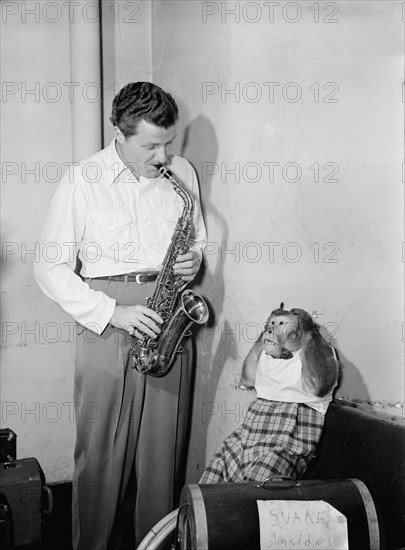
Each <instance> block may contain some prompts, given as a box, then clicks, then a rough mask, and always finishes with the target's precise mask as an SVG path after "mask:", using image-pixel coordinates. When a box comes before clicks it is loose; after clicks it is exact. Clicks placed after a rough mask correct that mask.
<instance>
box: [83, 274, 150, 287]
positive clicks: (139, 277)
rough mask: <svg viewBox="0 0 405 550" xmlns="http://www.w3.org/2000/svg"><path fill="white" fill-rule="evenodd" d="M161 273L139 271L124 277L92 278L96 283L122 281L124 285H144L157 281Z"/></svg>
mask: <svg viewBox="0 0 405 550" xmlns="http://www.w3.org/2000/svg"><path fill="white" fill-rule="evenodd" d="M158 275H159V271H138V272H133V273H125V274H124V275H106V276H105V277H91V279H93V280H96V281H122V282H124V283H137V284H138V285H144V284H145V283H150V282H151V281H156V279H157V276H158Z"/></svg>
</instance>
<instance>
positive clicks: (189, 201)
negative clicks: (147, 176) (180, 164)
mask: <svg viewBox="0 0 405 550" xmlns="http://www.w3.org/2000/svg"><path fill="white" fill-rule="evenodd" d="M157 168H158V173H159V176H160V177H161V178H163V179H165V180H167V181H169V182H170V183H171V184H172V186H173V189H174V190H175V191H176V193H177V194H178V195H180V197H181V198H182V200H183V202H184V208H185V212H186V213H187V214H188V216H189V218H190V217H191V215H192V214H193V212H194V200H193V197H192V196H191V194H190V192H189V191H188V189H186V187H185V185H184V184H183V183H182V182H181V181H180V180H179V179H178V178H177V177H176V176H175V175H174V174H173V172H171V171H170V170H169V169H168V168H167V167H166V166H165V165H164V164H160V165H158V166H157Z"/></svg>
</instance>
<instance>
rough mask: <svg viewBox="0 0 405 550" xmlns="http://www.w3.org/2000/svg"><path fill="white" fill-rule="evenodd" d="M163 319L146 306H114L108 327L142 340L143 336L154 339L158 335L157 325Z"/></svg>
mask: <svg viewBox="0 0 405 550" xmlns="http://www.w3.org/2000/svg"><path fill="white" fill-rule="evenodd" d="M162 323H163V319H162V318H161V317H160V315H158V314H157V313H156V312H155V311H153V309H150V308H148V307H146V306H142V305H137V306H119V305H116V306H115V309H114V313H113V315H112V317H111V320H110V325H112V326H113V327H116V328H120V329H123V330H126V331H127V332H128V333H129V334H130V335H131V336H135V337H136V338H138V339H139V340H143V339H144V336H149V337H150V338H156V336H157V335H158V334H160V332H161V331H160V328H159V325H161V324H162Z"/></svg>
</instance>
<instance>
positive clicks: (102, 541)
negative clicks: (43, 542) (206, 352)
mask: <svg viewBox="0 0 405 550" xmlns="http://www.w3.org/2000/svg"><path fill="white" fill-rule="evenodd" d="M177 118H178V109H177V105H176V103H175V101H174V99H173V98H172V96H171V95H170V94H168V93H166V92H164V91H163V90H162V89H161V88H159V87H158V86H155V85H153V84H151V83H148V82H136V83H130V84H128V85H126V86H125V87H124V88H123V89H122V90H121V91H120V92H119V93H118V94H117V96H116V97H115V98H114V101H113V108H112V114H111V121H112V123H113V125H114V130H115V138H114V140H113V141H112V143H111V144H110V145H109V146H108V147H106V148H105V149H103V150H101V151H99V152H98V153H96V154H94V155H93V156H91V157H90V158H88V159H86V160H84V161H83V162H81V163H78V165H77V166H75V167H74V168H73V170H69V171H68V172H67V173H66V174H65V176H64V177H63V179H62V181H61V182H60V184H59V186H58V188H57V190H56V193H55V195H54V198H53V200H52V202H51V204H50V207H49V210H48V214H47V218H46V221H45V226H44V229H43V232H42V236H41V242H42V244H43V246H45V245H46V243H51V242H52V243H58V244H59V249H60V250H61V251H62V254H61V255H60V257H58V258H57V261H47V260H46V258H42V259H41V262H40V263H39V264H37V265H36V268H35V276H36V279H37V282H38V284H39V286H40V287H41V289H42V290H43V292H44V293H45V294H46V295H47V296H48V297H50V298H51V299H53V300H54V301H56V302H57V303H59V304H60V306H61V307H62V308H63V309H64V310H65V311H66V312H68V313H69V314H70V315H71V316H72V317H73V318H74V319H75V320H76V321H77V323H78V325H77V326H78V330H77V342H76V359H75V363H76V365H75V378H74V402H75V412H76V445H75V451H74V474H73V503H72V514H73V517H72V520H73V547H74V549H75V550H89V549H91V550H106V549H107V548H109V549H112V548H113V549H114V550H118V549H121V548H122V549H126V548H132V547H134V545H135V544H138V543H139V542H140V541H141V540H142V538H143V537H144V536H145V534H146V533H147V532H148V531H149V530H150V528H151V527H152V526H153V525H154V524H155V523H157V521H159V520H160V519H161V518H162V517H164V516H165V515H166V514H167V513H169V512H170V511H171V510H172V509H173V506H174V505H175V498H176V491H177V490H178V488H177V482H178V481H180V474H181V465H182V457H183V454H184V453H183V451H184V447H185V434H186V431H187V418H188V403H189V393H190V381H191V369H190V368H189V364H190V363H191V359H192V358H191V355H190V353H191V352H190V350H189V349H188V348H189V347H190V346H187V344H183V346H184V348H185V349H184V351H183V353H181V354H177V356H176V360H175V363H174V365H173V366H172V367H171V368H170V370H169V371H168V372H167V374H165V375H164V376H162V377H152V376H148V375H144V374H142V373H140V372H138V370H137V369H134V368H132V367H133V358H132V356H131V349H132V347H133V346H132V345H133V341H134V338H136V339H138V340H139V341H140V342H142V341H143V340H144V339H149V340H153V339H154V338H156V337H158V335H159V334H160V332H161V327H162V323H163V319H162V317H161V316H160V315H159V313H158V312H156V311H155V310H154V309H152V308H150V307H147V306H146V305H145V304H146V303H147V302H146V298H147V297H150V296H152V295H153V293H154V288H155V281H156V279H157V277H158V274H159V268H160V266H161V264H162V261H163V258H164V257H165V254H166V251H167V249H168V247H169V244H170V242H171V238H172V234H173V231H174V229H175V227H176V222H177V220H178V218H179V216H180V215H181V213H182V209H183V204H182V201H181V199H180V197H179V196H178V194H177V193H176V192H175V191H174V190H173V188H172V186H171V185H170V184H169V183H168V182H167V181H165V180H164V178H161V177H160V176H159V174H158V169H159V167H161V165H162V164H163V165H167V166H168V167H169V168H170V171H171V173H173V174H175V175H176V177H177V178H178V179H179V181H181V182H182V184H183V185H184V187H185V188H186V189H187V192H188V193H189V194H190V196H192V198H193V202H194V209H193V219H192V227H191V231H190V235H189V238H188V250H184V251H183V250H182V253H181V254H178V255H177V256H176V260H175V263H174V265H173V266H172V269H173V271H174V272H175V273H176V274H178V275H181V276H182V279H183V280H184V282H185V283H187V282H189V281H192V279H193V278H194V276H195V275H196V273H197V272H198V270H199V267H200V264H201V260H202V251H203V247H204V244H205V242H206V231H205V225H204V221H203V217H202V213H201V207H200V200H199V191H198V183H197V179H196V175H195V172H194V170H193V168H192V167H191V165H190V164H189V163H188V162H187V161H186V160H185V159H183V158H181V157H178V156H171V155H170V146H171V144H172V142H173V141H174V139H175V137H176V121H177ZM67 243H69V246H67ZM72 250H73V251H74V254H72ZM77 257H78V259H79V260H80V262H81V268H80V272H79V274H77V273H76V271H77V270H76V259H77Z"/></svg>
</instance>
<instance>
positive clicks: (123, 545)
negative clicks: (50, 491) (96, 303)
mask: <svg viewBox="0 0 405 550" xmlns="http://www.w3.org/2000/svg"><path fill="white" fill-rule="evenodd" d="M90 285H91V287H92V288H93V289H94V290H100V291H102V292H105V293H106V294H108V295H109V296H111V297H113V298H115V299H116V300H117V303H118V304H120V305H135V304H142V305H143V304H144V303H145V297H146V296H151V295H152V294H153V290H154V284H153V283H148V284H145V285H138V284H136V283H127V284H125V283H124V282H114V281H111V282H109V281H100V280H92V281H91V282H90ZM132 341H133V339H132V337H130V336H129V335H128V334H127V333H126V332H125V331H123V330H119V329H115V328H112V327H107V328H106V330H105V331H104V332H103V334H102V335H101V336H99V335H96V334H95V333H93V332H91V331H89V330H83V327H80V328H79V335H78V341H77V348H76V370H75V381H74V401H75V406H76V430H77V437H76V446H75V453H74V462H75V466H74V475H73V548H74V549H75V550H107V549H108V550H121V549H122V550H124V549H126V550H127V549H128V548H132V542H134V543H135V544H136V545H138V544H139V543H140V541H141V540H142V539H143V537H144V536H145V535H146V534H147V533H148V531H149V530H150V529H151V528H152V527H153V526H154V525H155V524H156V523H157V522H158V521H159V520H160V519H162V518H163V517H164V516H166V515H167V514H168V513H169V512H170V511H171V510H172V509H173V507H175V506H176V504H177V503H176V502H174V496H175V494H176V491H178V487H177V486H176V484H177V485H178V484H179V483H181V477H182V466H183V459H184V449H185V443H186V435H187V424H188V422H187V419H188V412H189V401H190V400H189V396H190V384H191V378H192V373H191V364H192V361H191V351H190V349H187V348H190V346H185V348H186V349H185V350H184V352H183V353H182V354H179V355H178V357H177V359H176V362H175V364H174V365H173V367H172V368H171V370H170V371H169V372H168V374H166V375H165V376H163V377H161V378H154V377H152V376H149V375H144V374H140V373H139V372H138V371H137V370H136V369H133V368H131V366H132V356H131V355H130V350H131V346H132Z"/></svg>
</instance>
